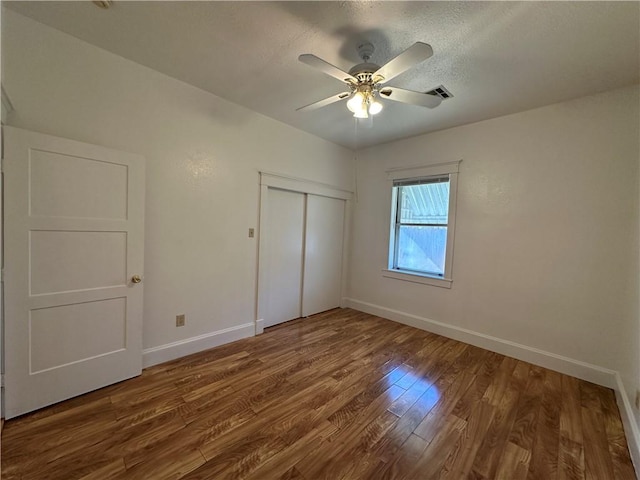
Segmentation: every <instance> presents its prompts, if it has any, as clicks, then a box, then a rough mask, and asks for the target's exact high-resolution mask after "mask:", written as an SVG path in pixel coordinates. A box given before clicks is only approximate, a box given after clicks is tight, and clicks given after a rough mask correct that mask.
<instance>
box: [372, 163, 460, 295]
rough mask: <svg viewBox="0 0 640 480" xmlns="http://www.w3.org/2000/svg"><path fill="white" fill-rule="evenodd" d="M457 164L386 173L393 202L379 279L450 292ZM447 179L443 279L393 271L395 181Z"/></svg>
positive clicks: (435, 165)
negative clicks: (384, 260) (415, 284)
mask: <svg viewBox="0 0 640 480" xmlns="http://www.w3.org/2000/svg"><path fill="white" fill-rule="evenodd" d="M460 162H461V160H459V161H456V162H447V163H438V164H434V165H425V166H416V167H403V168H394V169H391V170H387V179H388V180H389V184H390V190H391V192H392V195H391V197H392V198H391V217H390V222H389V224H390V228H389V242H388V244H389V251H388V257H387V259H388V260H387V268H386V269H384V270H383V271H382V275H383V276H384V277H387V278H393V279H396V280H404V281H408V282H414V283H422V284H425V285H433V286H436V287H444V288H451V284H452V283H453V278H452V269H453V245H454V239H455V229H456V197H457V192H458V169H459V166H460ZM446 175H448V176H449V216H448V224H447V244H446V251H445V262H444V274H443V276H439V275H430V274H428V273H421V272H415V271H410V270H402V269H397V268H393V262H394V257H395V242H396V238H395V237H396V209H397V206H398V199H397V196H396V189H395V188H394V185H393V183H394V181H399V180H402V181H410V180H413V179H415V180H417V179H423V178H428V177H443V176H446Z"/></svg>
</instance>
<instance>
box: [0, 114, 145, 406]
mask: <svg viewBox="0 0 640 480" xmlns="http://www.w3.org/2000/svg"><path fill="white" fill-rule="evenodd" d="M4 141H5V149H4V153H5V155H4V182H5V197H4V205H5V230H4V231H5V251H4V254H5V255H4V301H5V316H4V318H5V416H6V418H11V417H15V416H17V415H20V414H23V413H26V412H29V411H31V410H35V409H37V408H40V407H43V406H46V405H49V404H52V403H55V402H58V401H61V400H65V399H67V398H70V397H73V396H76V395H80V394H82V393H85V392H88V391H91V390H94V389H97V388H100V387H103V386H105V385H109V384H111V383H115V382H118V381H121V380H124V379H126V378H130V377H133V376H136V375H139V374H140V372H141V368H142V293H143V289H142V284H141V283H135V282H138V281H139V279H138V278H137V277H136V278H134V276H139V277H142V274H143V270H142V269H143V234H144V230H143V228H144V225H143V222H144V158H143V157H141V156H139V155H133V154H129V153H123V152H119V151H115V150H111V149H108V148H104V147H99V146H95V145H88V144H83V143H79V142H75V141H71V140H66V139H61V138H56V137H52V136H48V135H42V134H38V133H33V132H28V131H25V130H20V129H16V128H11V127H5V128H4Z"/></svg>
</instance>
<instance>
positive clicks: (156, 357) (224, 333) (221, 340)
mask: <svg viewBox="0 0 640 480" xmlns="http://www.w3.org/2000/svg"><path fill="white" fill-rule="evenodd" d="M255 331H256V326H255V323H253V322H252V323H243V324H242V325H237V326H235V327H230V328H225V329H222V330H216V331H215V332H210V333H205V334H204V335H198V336H197V337H191V338H185V339H184V340H178V341H177V342H172V343H167V344H165V345H159V346H157V347H151V348H145V349H144V350H143V351H142V368H147V367H151V366H153V365H158V364H159V363H164V362H168V361H169V360H175V359H176V358H180V357H184V356H186V355H191V354H192V353H198V352H201V351H203V350H208V349H209V348H213V347H219V346H220V345H224V344H225V343H230V342H235V341H236V340H240V339H242V338H247V337H253V336H254V335H255Z"/></svg>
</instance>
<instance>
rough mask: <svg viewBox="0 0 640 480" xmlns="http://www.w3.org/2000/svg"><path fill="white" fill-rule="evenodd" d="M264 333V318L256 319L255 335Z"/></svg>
mask: <svg viewBox="0 0 640 480" xmlns="http://www.w3.org/2000/svg"><path fill="white" fill-rule="evenodd" d="M261 333H264V318H259V319H258V320H256V335H260V334H261Z"/></svg>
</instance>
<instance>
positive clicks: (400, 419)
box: [2, 310, 635, 480]
mask: <svg viewBox="0 0 640 480" xmlns="http://www.w3.org/2000/svg"><path fill="white" fill-rule="evenodd" d="M2 447H3V451H2V469H3V478H6V479H24V480H27V479H38V480H43V479H47V480H55V479H64V480H70V479H79V478H82V479H84V480H88V479H96V480H107V479H118V478H124V479H209V480H210V479H216V480H218V479H232V478H247V479H254V480H269V479H300V480H319V479H332V480H337V479H411V480H423V479H425V480H426V479H430V478H438V479H463V478H464V479H475V480H481V479H485V480H488V479H504V480H516V479H541V480H550V479H558V480H565V479H566V480H568V479H581V480H588V479H603V480H609V479H616V480H626V479H629V480H631V479H635V474H634V470H633V466H632V464H631V460H630V457H629V452H628V448H627V444H626V440H625V437H624V433H623V430H622V424H621V421H620V416H619V413H618V409H617V406H616V403H615V398H614V394H613V392H612V391H611V390H609V389H606V388H603V387H599V386H596V385H593V384H591V383H587V382H584V381H581V380H577V379H575V378H572V377H567V376H565V375H561V374H559V373H556V372H553V371H550V370H546V369H544V368H540V367H536V366H533V365H530V364H527V363H524V362H520V361H518V360H514V359H512V358H508V357H504V356H502V355H498V354H496V353H492V352H489V351H486V350H482V349H480V348H476V347H473V346H470V345H467V344H463V343H460V342H457V341H454V340H450V339H447V338H444V337H440V336H438V335H434V334H430V333H427V332H423V331H421V330H416V329H414V328H410V327H407V326H403V325H399V324H396V323H393V322H390V321H387V320H383V319H380V318H377V317H373V316H371V315H367V314H363V313H359V312H356V311H353V310H334V311H331V312H327V313H325V314H320V315H316V316H314V317H310V318H307V319H301V320H296V321H293V322H289V323H287V324H283V325H279V326H277V327H273V328H270V329H268V330H266V331H265V333H264V334H263V335H261V336H258V337H254V338H249V339H245V340H241V341H238V342H235V343H233V344H229V345H225V346H222V347H219V348H216V349H213V350H208V351H206V352H202V353H199V354H196V355H192V356H190V357H186V358H183V359H179V360H177V361H173V362H170V363H166V364H163V365H159V366H156V367H152V368H149V369H147V370H145V371H144V373H143V375H142V376H140V377H138V378H135V379H132V380H129V381H126V382H122V383H119V384H117V385H112V386H110V387H107V388H104V389H101V390H98V391H95V392H92V393H89V394H87V395H84V396H82V397H78V398H75V399H72V400H69V401H67V402H63V403H60V404H57V405H54V406H52V407H49V408H46V409H43V410H40V411H37V412H35V413H32V414H29V415H26V416H23V417H21V418H18V419H15V420H10V421H8V422H6V424H5V425H4V431H3V438H2Z"/></svg>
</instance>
